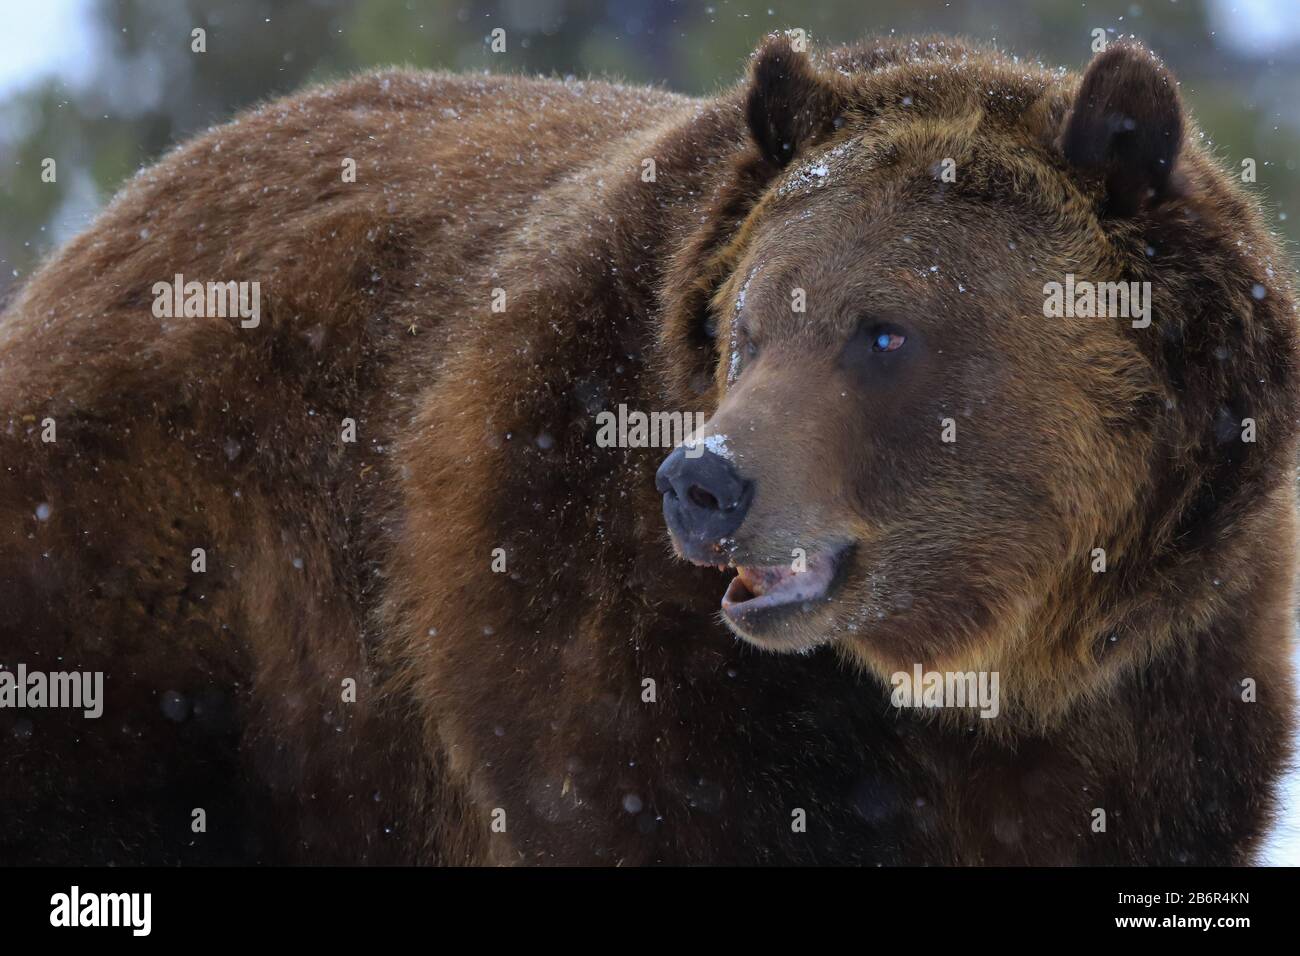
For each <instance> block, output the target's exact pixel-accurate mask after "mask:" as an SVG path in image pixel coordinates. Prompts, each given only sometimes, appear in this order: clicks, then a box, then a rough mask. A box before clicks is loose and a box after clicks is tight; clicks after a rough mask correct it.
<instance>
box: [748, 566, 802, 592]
mask: <svg viewBox="0 0 1300 956" xmlns="http://www.w3.org/2000/svg"><path fill="white" fill-rule="evenodd" d="M793 578H794V571H792V570H790V568H788V567H786V566H785V565H779V564H778V565H775V566H773V567H767V568H764V567H745V566H743V565H742V566H739V567H737V568H736V580H738V581H739V582H740V583H741V584H743V585H744V586H745V588H746V589H747V590H748V591H749V593H750V594H752V595H753V596H754V597H762V596H763V595H764V594H766V593H767V592H768V591H771V590H773V589H775V588H778V587H780V586H781V584H782V582H784V581H788V580H791V579H793Z"/></svg>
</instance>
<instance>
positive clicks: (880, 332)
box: [871, 329, 907, 352]
mask: <svg viewBox="0 0 1300 956" xmlns="http://www.w3.org/2000/svg"><path fill="white" fill-rule="evenodd" d="M906 341H907V336H905V335H900V334H899V333H897V332H891V331H889V330H888V329H875V330H874V331H873V332H872V333H871V351H873V352H896V351H898V350H899V349H901V348H902V347H903V343H904V342H906Z"/></svg>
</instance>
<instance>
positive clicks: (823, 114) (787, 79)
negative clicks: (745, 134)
mask: <svg viewBox="0 0 1300 956" xmlns="http://www.w3.org/2000/svg"><path fill="white" fill-rule="evenodd" d="M842 106H843V97H842V95H841V93H840V91H839V90H838V88H837V86H836V84H835V81H834V79H832V78H831V77H828V76H823V75H821V74H819V73H818V71H817V70H816V69H815V68H814V67H813V65H812V63H811V62H810V61H809V59H808V54H806V53H803V52H799V51H796V50H795V47H794V43H793V42H792V41H791V39H790V38H789V37H788V36H785V35H784V34H777V35H774V36H772V37H771V38H770V39H768V40H767V41H766V42H765V43H764V44H763V45H762V46H761V47H759V49H758V51H757V52H756V53H755V54H754V61H753V66H752V67H751V68H750V71H749V93H748V95H747V96H746V98H745V116H746V119H747V120H748V121H749V131H750V135H752V136H753V137H754V142H755V143H757V144H758V148H759V150H760V151H761V152H762V154H763V157H764V158H765V159H766V160H767V161H768V162H770V163H772V164H773V165H774V166H776V167H777V168H778V169H780V168H781V167H783V166H785V165H787V164H788V163H789V162H790V160H792V159H793V158H794V157H795V155H796V154H797V153H798V152H799V151H800V150H801V149H803V148H804V147H805V146H807V145H808V144H809V143H811V142H813V141H815V140H816V139H818V138H820V137H821V136H822V135H824V134H826V133H829V132H831V131H832V130H833V129H834V124H835V118H836V117H837V116H838V115H839V112H840V109H841V108H842Z"/></svg>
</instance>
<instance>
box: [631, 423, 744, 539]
mask: <svg viewBox="0 0 1300 956" xmlns="http://www.w3.org/2000/svg"><path fill="white" fill-rule="evenodd" d="M688 452H689V454H688ZM701 452H702V454H701ZM692 456H694V457H692ZM655 487H656V488H657V489H658V490H659V491H660V492H662V493H663V496H664V520H665V521H667V522H668V530H669V531H671V532H672V533H673V535H674V536H675V537H676V538H677V539H678V541H679V542H680V543H681V544H684V545H687V546H690V545H697V546H703V545H711V544H716V543H717V542H718V541H720V540H721V539H723V538H726V537H728V536H730V535H731V534H733V533H734V532H735V530H736V529H737V528H739V527H740V525H741V523H742V522H743V521H744V520H745V515H746V514H747V513H748V512H749V505H750V502H751V501H752V500H753V497H754V483H753V482H752V481H746V480H745V479H744V478H742V477H741V476H740V473H739V472H737V471H736V469H735V466H733V465H732V464H731V462H729V461H727V459H725V458H723V457H722V456H720V455H715V454H714V453H713V452H711V451H708V450H706V449H703V448H701V447H700V446H698V445H697V446H694V447H687V446H686V445H680V446H678V447H677V448H676V449H675V450H674V451H673V453H672V454H671V455H669V456H668V457H667V458H666V459H664V463H663V464H662V465H660V466H659V471H658V473H657V474H656V475H655Z"/></svg>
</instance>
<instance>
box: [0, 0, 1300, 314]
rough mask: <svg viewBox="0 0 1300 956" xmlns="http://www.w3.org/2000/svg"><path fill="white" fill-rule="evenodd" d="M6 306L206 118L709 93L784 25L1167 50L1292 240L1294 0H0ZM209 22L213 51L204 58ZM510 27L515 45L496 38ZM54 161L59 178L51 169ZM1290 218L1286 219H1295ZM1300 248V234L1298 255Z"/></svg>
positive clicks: (1298, 43) (1187, 93) (1296, 99)
mask: <svg viewBox="0 0 1300 956" xmlns="http://www.w3.org/2000/svg"><path fill="white" fill-rule="evenodd" d="M0 11H2V18H0V24H3V27H2V28H0V301H3V300H4V298H5V297H6V293H7V291H9V290H12V289H13V288H14V286H15V284H16V283H17V282H19V281H20V280H21V279H22V278H23V277H24V276H26V275H27V274H29V273H30V272H31V271H32V269H33V268H34V266H35V265H36V264H37V262H38V261H39V260H40V259H41V257H43V256H44V255H46V254H47V253H48V252H49V251H50V250H51V249H52V248H54V247H55V246H57V245H58V244H60V243H62V242H63V241H65V240H66V239H68V238H69V237H70V236H72V235H74V234H75V233H76V232H77V231H78V230H80V229H81V228H82V227H83V226H84V225H85V224H86V223H87V222H88V221H89V219H90V218H91V217H92V216H93V215H94V213H95V211H96V210H97V209H98V208H99V207H100V206H101V205H102V204H103V203H104V202H105V201H106V200H107V199H108V198H109V197H111V196H112V194H113V193H114V192H115V191H116V190H117V189H118V187H119V186H120V185H121V184H122V182H123V181H124V180H125V179H126V178H127V177H129V176H130V175H131V174H132V173H133V172H135V171H136V170H137V169H139V168H140V167H141V166H143V165H147V164H149V163H151V162H152V161H154V160H155V159H156V158H157V157H158V156H159V155H160V154H161V153H163V152H164V151H165V150H166V149H167V148H168V147H169V146H171V145H173V144H175V143H177V142H178V141H180V140H182V139H184V138H185V137H187V136H188V135H190V134H191V133H193V132H195V131H196V130H200V129H203V128H206V127H207V126H210V125H212V124H214V123H221V122H224V121H226V120H227V119H229V118H230V117H231V116H232V115H233V114H234V113H235V112H236V111H238V110H239V109H241V108H243V107H246V106H249V105H250V104H253V103H257V102H259V101H261V100H265V99H268V98H272V97H275V96H279V95H281V94H284V93H288V92H290V91H292V90H295V89H297V88H298V87H300V86H302V85H303V84H305V83H314V82H320V81H325V80H329V79H331V78H334V77H338V76H342V75H346V74H348V73H351V72H354V71H357V70H361V69H365V68H367V67H371V66H376V65H390V64H409V65H412V66H417V67H444V68H449V69H455V70H492V71H498V72H501V71H515V72H527V73H543V74H556V75H560V76H564V75H570V74H574V75H584V74H604V75H610V76H614V77H620V78H623V79H626V80H628V81H631V82H638V83H641V82H644V83H656V84H663V85H665V86H668V87H670V88H672V89H676V90H680V91H684V92H691V93H707V92H710V91H712V90H715V89H717V88H719V87H721V86H724V85H728V84H731V83H733V82H735V81H736V79H737V78H738V77H739V76H740V75H741V73H742V71H743V69H744V67H745V58H746V56H747V54H748V53H749V51H750V50H752V49H753V48H754V46H755V45H756V43H757V42H758V40H759V38H760V37H761V36H762V35H763V34H765V33H767V32H770V31H772V30H776V29H784V28H791V27H802V28H804V29H806V30H808V31H809V33H810V36H811V38H812V41H813V43H814V44H819V43H835V42H843V41H848V40H853V39H855V38H858V37H861V36H865V35H868V34H871V33H889V32H897V33H909V32H932V31H941V32H946V33H960V34H965V35H967V36H970V37H974V38H977V39H982V40H986V41H991V42H994V43H996V44H997V45H999V46H1001V47H1003V48H1005V49H1008V50H1010V51H1012V52H1014V53H1018V54H1020V55H1022V56H1027V57H1037V58H1040V59H1042V60H1043V61H1045V62H1047V63H1049V64H1051V65H1066V66H1070V67H1073V68H1078V67H1080V66H1082V65H1083V64H1084V63H1085V62H1086V61H1087V60H1088V58H1089V57H1090V56H1091V43H1092V31H1093V30H1094V29H1096V28H1099V27H1100V28H1103V29H1105V30H1107V31H1108V35H1110V36H1112V37H1114V36H1116V35H1119V34H1128V33H1134V34H1136V35H1138V36H1139V37H1141V38H1142V39H1143V40H1145V41H1146V42H1147V43H1149V44H1150V45H1151V46H1152V47H1154V48H1155V49H1156V50H1157V51H1158V52H1159V53H1161V54H1162V55H1163V56H1164V57H1165V59H1166V60H1167V62H1168V63H1169V65H1170V66H1171V67H1172V68H1173V69H1174V71H1175V72H1176V73H1177V75H1178V76H1179V78H1180V79H1181V81H1182V88H1183V95H1184V97H1185V99H1186V101H1187V102H1188V103H1189V104H1190V105H1191V107H1192V108H1193V110H1194V111H1195V113H1196V115H1197V117H1198V118H1199V121H1200V123H1201V125H1202V128H1203V129H1204V130H1205V131H1206V135H1207V136H1211V137H1212V138H1213V141H1214V144H1215V147H1216V149H1217V151H1218V154H1219V155H1220V156H1221V158H1222V160H1223V162H1224V163H1225V164H1226V165H1228V166H1231V167H1232V168H1234V169H1239V168H1240V164H1241V160H1242V159H1243V158H1246V157H1250V158H1253V159H1254V160H1255V161H1256V172H1257V177H1258V182H1257V183H1256V185H1255V186H1253V187H1252V188H1254V189H1256V190H1258V192H1259V193H1260V194H1261V195H1263V196H1264V197H1265V199H1266V203H1267V208H1268V211H1269V215H1270V217H1271V219H1272V221H1273V223H1274V224H1275V226H1276V227H1277V228H1278V229H1279V230H1280V231H1281V232H1283V233H1284V234H1287V235H1288V236H1289V237H1290V238H1293V239H1294V238H1300V232H1297V228H1300V218H1298V217H1300V205H1298V203H1300V178H1298V177H1297V168H1296V158H1295V157H1296V156H1297V144H1298V142H1300V109H1297V103H1300V0H1140V2H1118V0H1086V2H1080V0H1039V2H1029V0H1020V2H1013V0H972V2H965V0H951V2H943V0H799V2H788V0H710V2H695V0H0ZM195 27H203V28H204V29H205V30H206V33H207V37H206V39H207V52H206V53H201V54H200V53H193V52H191V49H190V43H191V38H190V31H191V30H192V29H194V28H195ZM495 27H503V28H505V30H506V33H507V51H506V52H505V53H504V54H496V53H493V52H492V51H491V50H490V49H489V46H488V37H489V34H490V32H491V31H492V30H493V29H494V28H495ZM45 157H53V158H55V159H56V160H57V163H58V178H57V182H56V183H43V182H42V181H41V176H40V172H41V161H42V160H43V159H44V158H45ZM1289 213H1295V215H1289ZM1292 251H1293V255H1294V251H1295V246H1294V245H1293V246H1292Z"/></svg>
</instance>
